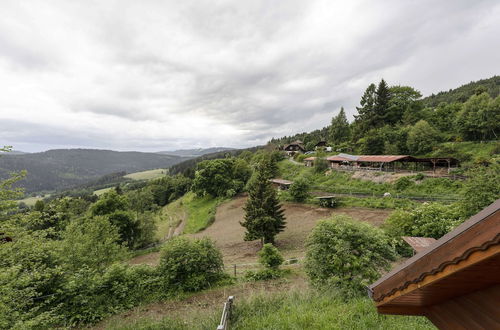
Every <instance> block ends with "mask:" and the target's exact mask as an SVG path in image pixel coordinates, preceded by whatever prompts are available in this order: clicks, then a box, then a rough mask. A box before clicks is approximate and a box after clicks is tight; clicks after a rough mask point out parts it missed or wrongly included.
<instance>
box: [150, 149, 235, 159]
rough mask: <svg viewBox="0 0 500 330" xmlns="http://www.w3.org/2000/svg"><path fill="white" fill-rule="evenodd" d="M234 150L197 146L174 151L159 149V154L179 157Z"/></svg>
mask: <svg viewBox="0 0 500 330" xmlns="http://www.w3.org/2000/svg"><path fill="white" fill-rule="evenodd" d="M230 150H235V149H234V148H225V147H213V148H199V149H180V150H174V151H159V152H158V153H159V154H164V155H172V156H181V157H200V156H203V155H208V154H213V153H216V152H225V151H230Z"/></svg>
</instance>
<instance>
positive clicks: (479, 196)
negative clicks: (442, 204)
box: [462, 161, 500, 216]
mask: <svg viewBox="0 0 500 330" xmlns="http://www.w3.org/2000/svg"><path fill="white" fill-rule="evenodd" d="M467 175H468V176H469V179H468V180H467V181H466V182H465V188H464V190H463V202H462V212H463V214H464V215H465V216H471V215H474V214H476V213H477V212H479V211H481V210H482V209H483V208H485V207H486V206H488V205H490V204H491V203H493V202H494V201H495V200H497V199H498V198H500V162H498V161H495V162H494V163H493V164H491V165H490V166H488V167H476V168H473V169H471V170H470V171H468V173H467Z"/></svg>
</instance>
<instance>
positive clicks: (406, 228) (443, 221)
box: [384, 203, 462, 239]
mask: <svg viewBox="0 0 500 330" xmlns="http://www.w3.org/2000/svg"><path fill="white" fill-rule="evenodd" d="M461 221H462V218H461V215H460V209H459V208H458V207H457V206H456V205H443V204H439V203H431V204H428V203H424V204H421V205H419V206H417V207H415V208H414V209H413V210H411V211H403V210H397V211H395V212H393V213H392V214H391V215H390V216H389V218H388V219H387V220H386V222H385V225H384V228H385V229H386V231H387V233H388V234H389V235H391V236H393V237H396V238H400V237H401V236H418V237H432V238H435V239H438V238H440V237H441V236H443V235H444V234H446V233H448V232H449V231H450V230H452V229H453V228H455V226H457V225H458V224H459V223H460V222H461Z"/></svg>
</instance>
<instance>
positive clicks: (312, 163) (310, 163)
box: [304, 157, 316, 167]
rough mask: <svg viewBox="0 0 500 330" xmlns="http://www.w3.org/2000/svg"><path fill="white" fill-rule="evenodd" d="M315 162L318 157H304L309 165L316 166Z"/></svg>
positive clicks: (305, 163) (305, 162)
mask: <svg viewBox="0 0 500 330" xmlns="http://www.w3.org/2000/svg"><path fill="white" fill-rule="evenodd" d="M315 162H316V157H307V158H305V159H304V165H305V166H308V167H312V166H314V163H315Z"/></svg>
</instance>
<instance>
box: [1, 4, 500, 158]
mask: <svg viewBox="0 0 500 330" xmlns="http://www.w3.org/2000/svg"><path fill="white" fill-rule="evenodd" d="M499 73H500V2H499V1H494V0H492V1H478V0H474V1H469V0H467V1H465V0H464V1H457V0H453V1H437V0H432V1H431V0H429V1H422V0H419V1H401V0H397V1H352V0H349V1H345V0H344V1H332V0H325V1H314V0H304V1H295V0H286V1H272V0H263V1H257V0H233V1H218V0H207V1H200V0H196V1H190V0H175V1H150V0H141V1H124V0H117V1H110V0H98V1H89V0H84V1H83V0H82V1H64V0H62V1H51V0H45V1H35V0H33V1H29V0H27V1H19V0H13V1H6V0H2V1H1V2H0V145H13V146H14V149H17V150H24V151H40V150H47V149H52V148H73V147H83V148H100V149H115V150H141V151H159V150H173V149H179V148H193V147H210V146H225V147H247V146H252V145H257V144H263V143H265V142H266V141H267V140H269V139H270V138H271V137H273V136H275V137H279V136H283V135H290V134H294V133H297V132H303V131H309V130H313V129H317V128H321V127H324V126H326V125H327V124H328V123H329V121H330V118H331V117H332V116H333V115H335V114H336V113H337V112H338V111H339V108H340V106H344V107H345V109H346V111H347V113H348V114H349V116H351V117H352V114H353V113H354V111H355V106H356V105H358V103H359V98H360V96H361V95H362V93H363V91H364V89H365V88H366V87H367V85H368V84H369V83H371V82H378V81H379V80H380V78H382V77H383V78H384V79H386V80H387V81H388V83H389V84H391V85H396V84H402V85H410V86H413V87H415V88H417V89H418V90H420V91H421V92H422V93H423V94H424V95H429V94H431V93H433V92H438V91H441V90H447V89H449V88H454V87H457V86H459V85H462V84H464V83H467V82H470V81H471V80H478V79H481V78H488V77H490V76H493V75H495V74H499Z"/></svg>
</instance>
